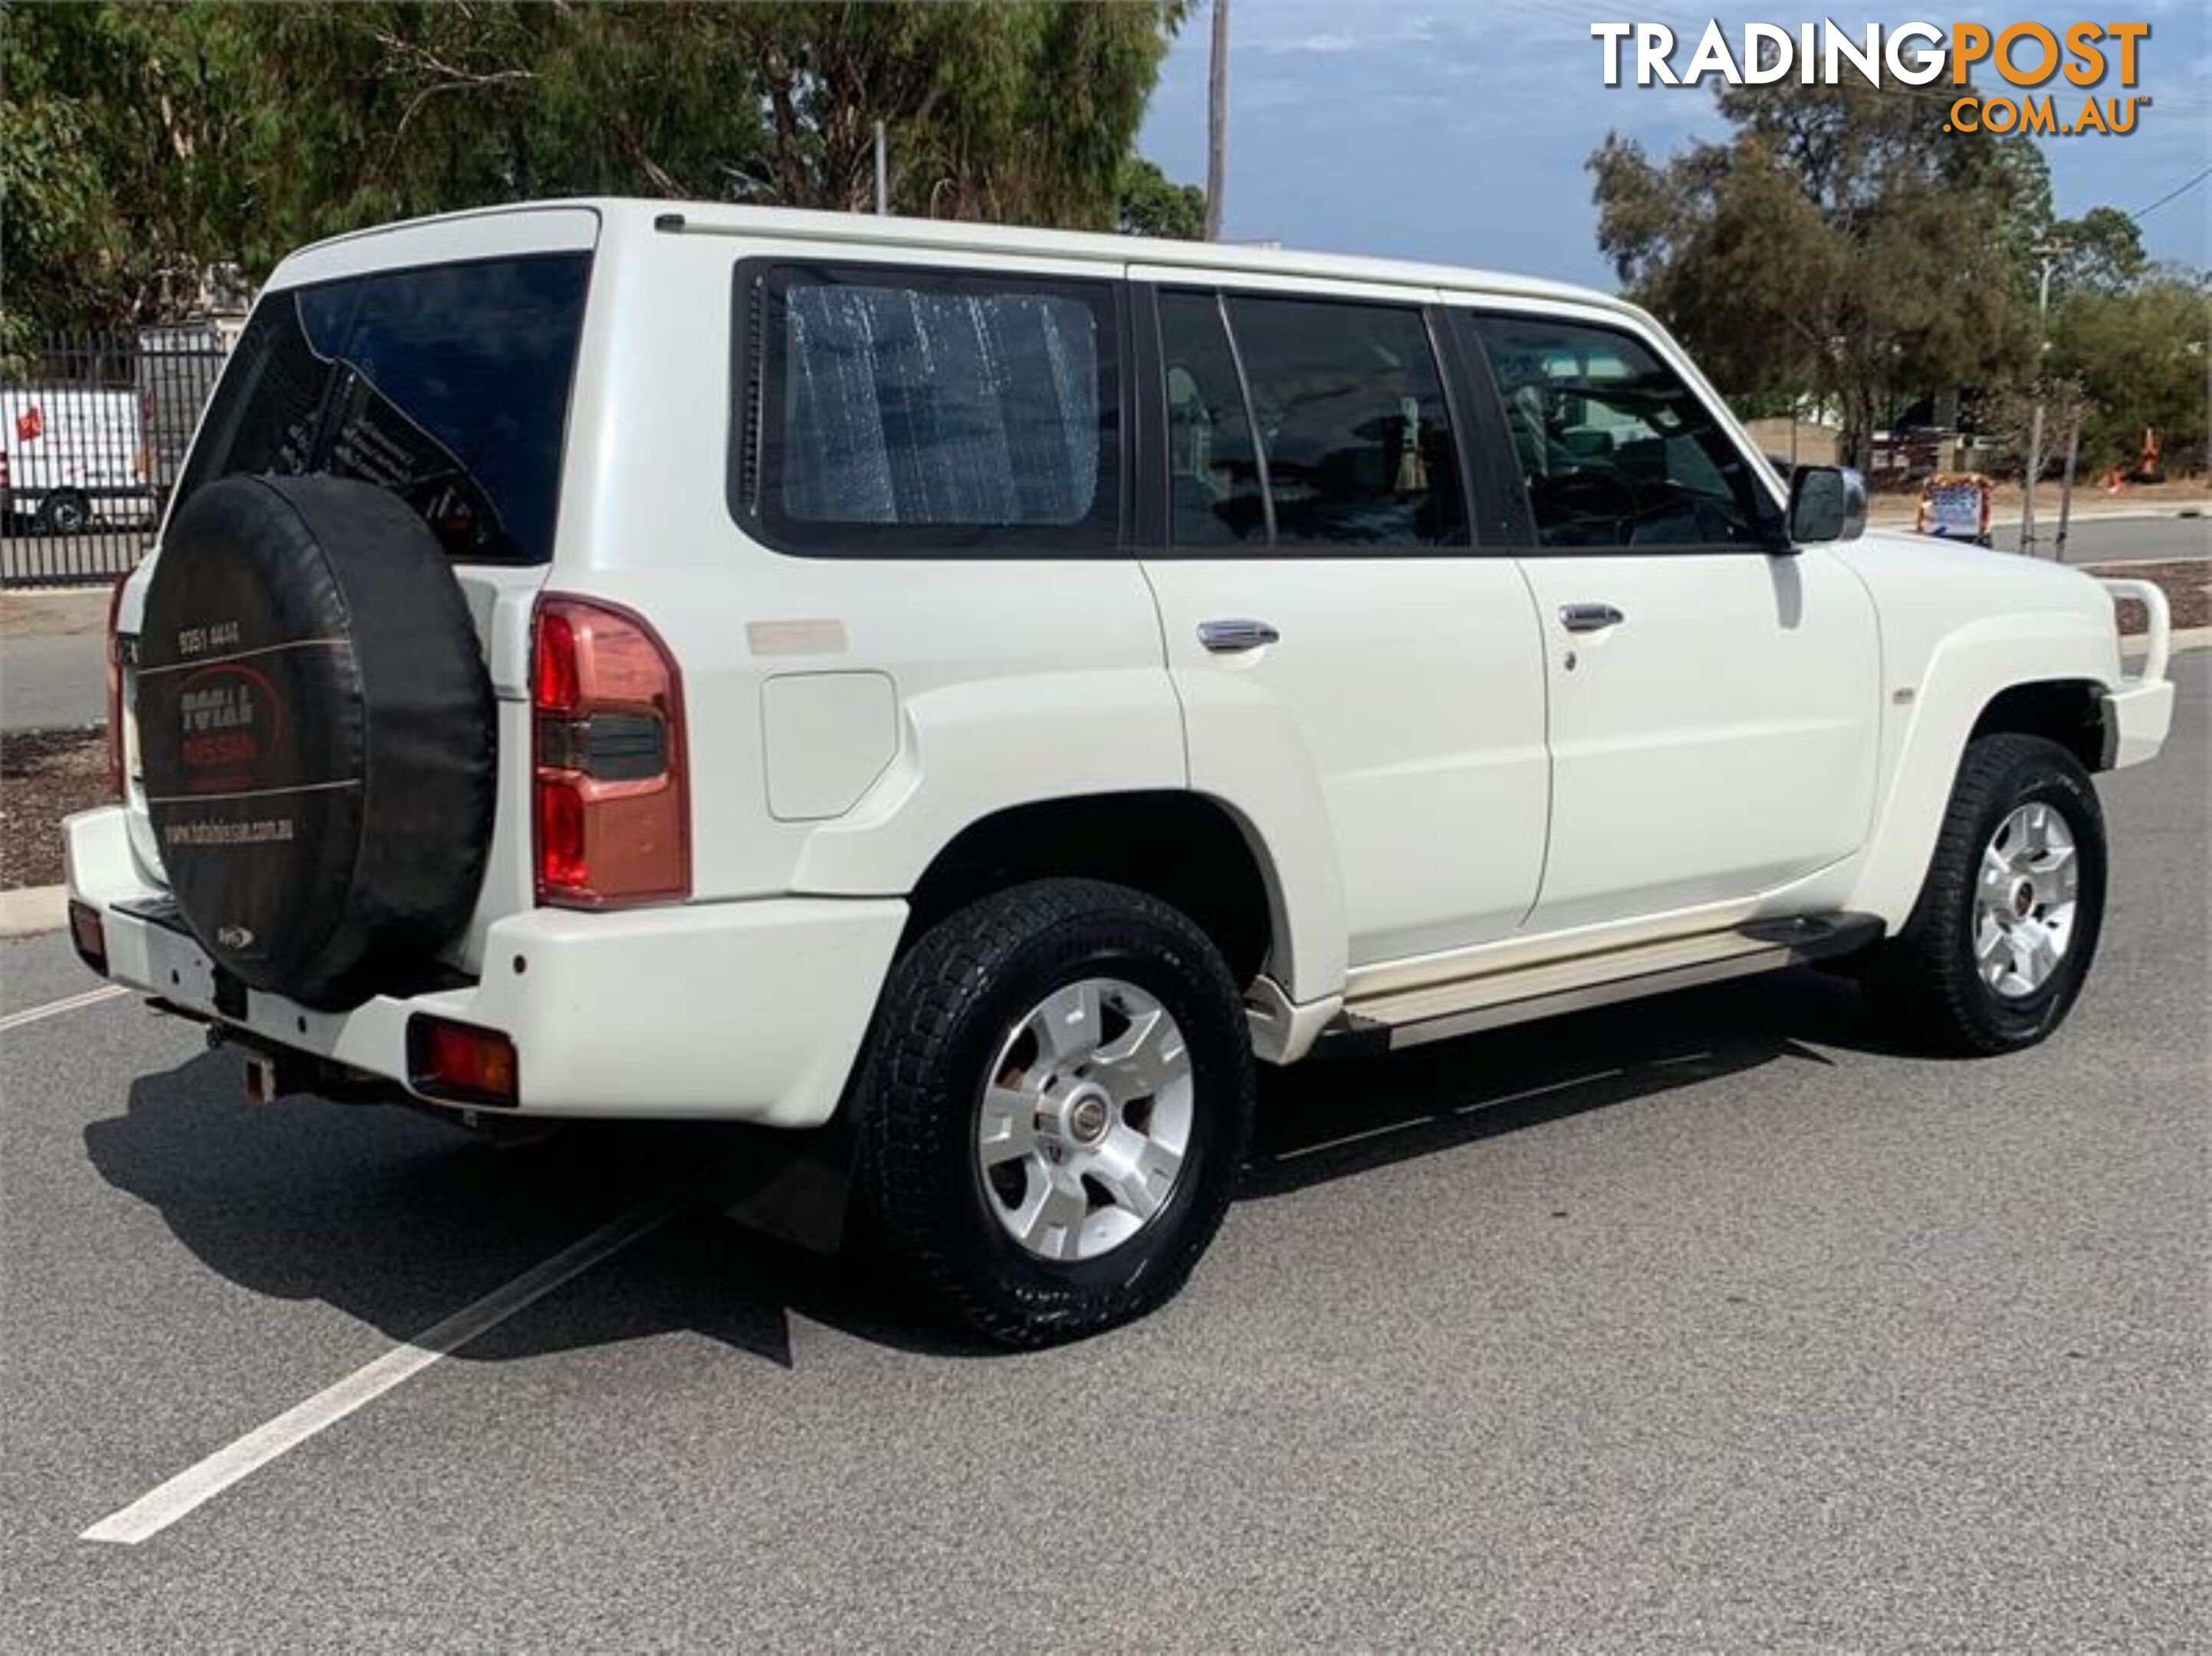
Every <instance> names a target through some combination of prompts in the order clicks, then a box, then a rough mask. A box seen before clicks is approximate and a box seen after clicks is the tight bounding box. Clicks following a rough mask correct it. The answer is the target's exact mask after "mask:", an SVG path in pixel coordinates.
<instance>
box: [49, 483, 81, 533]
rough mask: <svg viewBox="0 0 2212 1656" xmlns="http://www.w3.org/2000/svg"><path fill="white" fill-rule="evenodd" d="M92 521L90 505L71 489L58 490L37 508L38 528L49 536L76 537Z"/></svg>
mask: <svg viewBox="0 0 2212 1656" xmlns="http://www.w3.org/2000/svg"><path fill="white" fill-rule="evenodd" d="M91 521H92V503H91V502H90V501H88V500H86V499H85V497H84V496H83V495H82V494H78V493H77V492H76V490H75V489H73V488H58V489H56V490H55V491H54V492H53V493H52V494H49V495H47V496H46V500H44V501H43V502H41V503H40V507H39V527H40V529H43V530H44V531H46V533H47V534H49V535H78V534H82V533H83V532H84V529H85V525H88V524H89V523H90V522H91Z"/></svg>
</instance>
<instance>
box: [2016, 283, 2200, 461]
mask: <svg viewBox="0 0 2212 1656" xmlns="http://www.w3.org/2000/svg"><path fill="white" fill-rule="evenodd" d="M2050 361H2051V372H2052V373H2056V374H2059V375H2065V376H2070V377H2072V378H2074V379H2078V380H2079V381H2080V382H2081V387H2082V390H2083V391H2085V392H2086V393H2087V396H2088V397H2089V398H2090V400H2091V403H2092V405H2093V406H2092V409H2091V412H2090V414H2089V416H2088V417H2087V419H2086V420H2085V421H2084V422H2083V423H2082V428H2081V466H2082V470H2084V471H2085V472H2087V473H2089V474H2090V475H2092V476H2093V475H2095V474H2096V473H2097V472H2100V471H2101V470H2105V469H2106V468H2107V467H2109V466H2114V465H2119V466H2126V467H2132V466H2133V465H2134V464H2135V461H2136V456H2137V455H2138V454H2139V453H2140V452H2141V451H2142V435H2143V431H2144V429H2145V428H2147V427H2148V428H2154V429H2155V430H2156V431H2157V432H2158V434H2159V440H2160V444H2161V446H2162V447H2163V448H2164V450H2165V452H2166V458H2167V464H2169V466H2178V464H2179V463H2180V462H2181V461H2183V460H2185V459H2191V460H2193V462H2194V464H2197V465H2198V466H2202V465H2203V464H2204V453H2205V447H2206V440H2207V435H2208V434H2207V431H2206V397H2207V391H2206V376H2207V373H2209V372H2212V292H2207V290H2206V288H2205V286H2204V283H2203V281H2202V280H2201V279H2192V278H2191V277H2190V276H2186V275H2183V274H2180V273H2178V272H2174V271H2156V272H2153V273H2151V274H2150V275H2149V276H2148V277H2147V278H2146V279H2144V280H2142V281H2141V282H2137V283H2136V284H2135V285H2133V286H2131V287H2125V288H2100V287H2097V286H2095V285H2093V284H2087V283H2085V284H2083V285H2082V286H2081V288H2077V289H2076V291H2075V292H2074V293H2073V294H2069V296H2067V297H2066V299H2065V300H2063V302H2061V303H2058V304H2057V305H2055V306H2054V307H2053V310H2052V312H2051V354H2050Z"/></svg>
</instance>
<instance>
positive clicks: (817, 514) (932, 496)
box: [735, 265, 1121, 556]
mask: <svg viewBox="0 0 2212 1656" xmlns="http://www.w3.org/2000/svg"><path fill="white" fill-rule="evenodd" d="M738 286H739V294H738V300H739V306H740V312H741V319H744V320H749V322H750V325H749V326H747V327H744V329H742V330H741V337H749V340H750V346H751V349H750V354H749V356H750V360H749V361H747V362H746V363H745V364H744V372H743V373H742V374H741V375H740V379H739V385H740V387H741V390H740V395H741V397H743V398H744V410H743V417H741V418H740V419H739V421H738V422H737V424H738V429H739V431H740V432H741V433H744V434H746V437H747V441H746V442H745V444H744V449H745V452H744V453H742V454H741V455H740V457H739V461H738V488H737V490H736V495H737V499H736V501H735V504H736V506H737V508H738V513H739V515H740V516H741V518H743V519H745V520H746V521H747V523H748V525H749V526H750V527H752V528H753V529H754V530H755V531H756V532H757V533H759V534H760V535H761V536H762V537H763V538H764V539H766V540H767V541H768V542H769V543H770V544H772V545H775V546H779V547H781V548H784V549H787V550H792V551H798V552H808V553H841V552H842V553H848V554H852V555H902V554H903V555H912V556H930V555H960V554H963V553H967V554H974V553H987V554H989V553H996V554H1004V555H1050V554H1054V553H1081V552H1089V551H1105V550H1110V549H1112V548H1113V547H1114V546H1115V544H1116V543H1117V542H1118V540H1119V538H1120V530H1121V391H1120V386H1119V385H1118V383H1117V380H1118V376H1117V362H1118V353H1119V349H1120V348H1119V343H1118V338H1117V329H1116V313H1115V302H1114V300H1115V294H1114V291H1113V288H1111V287H1110V286H1109V284H1106V283H1103V282H1060V281H1055V280H1051V279H1047V278H1036V277H1029V276H1011V275H990V274H976V275H968V274H951V273H945V272H939V271H915V270H897V269H887V268H884V267H880V266H876V267H871V266H866V265H854V266H842V267H835V268H829V267H822V266H804V267H800V266H775V267H771V268H769V269H767V270H762V269H761V268H760V267H757V266H754V267H750V268H747V267H740V270H739V273H738Z"/></svg>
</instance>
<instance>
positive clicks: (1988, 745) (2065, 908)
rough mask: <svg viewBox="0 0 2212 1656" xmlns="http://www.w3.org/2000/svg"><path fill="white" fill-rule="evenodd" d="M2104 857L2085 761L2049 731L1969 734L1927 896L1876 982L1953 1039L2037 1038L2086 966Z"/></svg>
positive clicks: (1971, 1047)
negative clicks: (2040, 734) (2042, 733)
mask: <svg viewBox="0 0 2212 1656" xmlns="http://www.w3.org/2000/svg"><path fill="white" fill-rule="evenodd" d="M2105 866H2106V864H2105V818H2104V813H2103V811H2102V810H2100V808H2099V806H2098V804H2097V791H2096V788H2095V786H2094V785H2093V783H2092V782H2091V781H2090V779H2089V775H2088V773H2087V771H2085V770H2083V769H2082V767H2081V761H2078V760H2077V759H2075V757H2074V755H2072V754H2070V753H2069V752H2068V751H2067V750H2066V749H2063V748H2062V747H2060V746H2059V745H2058V744H2057V743H2055V742H2048V741H2045V740H2044V739H2042V738H2041V737H2033V736H2019V735H2000V736H1989V737H1982V738H1981V739H1979V740H1978V741H1976V742H1973V743H1970V744H1969V745H1968V746H1967V749H1966V756H1965V758H1964V759H1962V760H1961V761H1960V766H1959V777H1958V780H1957V782H1956V784H1955V785H1954V787H1953V789H1952V792H1951V803H1950V806H1949V809H1948V811H1947V812H1946V813H1945V816H1944V819H1943V826H1942V831H1941V833H1940V834H1939V835H1938V837H1937V840H1936V853H1935V856H1934V857H1933V858H1932V859H1931V860H1930V862H1929V870H1928V877H1927V880H1926V883H1924V884H1923V887H1922V888H1921V893H1920V899H1919V901H1918V903H1917V905H1916V906H1915V907H1914V908H1913V911H1912V915H1911V919H1909V920H1908V921H1907V923H1906V925H1905V929H1904V930H1903V931H1901V932H1899V935H1898V936H1897V937H1896V938H1894V939H1893V941H1892V942H1890V943H1887V944H1885V945H1883V946H1882V948H1881V949H1880V951H1878V954H1877V955H1876V957H1875V959H1874V960H1873V961H1870V962H1869V969H1868V972H1867V974H1866V986H1867V990H1868V992H1869V995H1870V996H1872V997H1873V998H1874V1000H1875V1004H1876V1006H1877V1007H1878V1008H1880V1009H1881V1010H1882V1011H1883V1012H1884V1013H1885V1014H1886V1015H1887V1016H1888V1017H1889V1018H1890V1020H1891V1021H1892V1022H1894V1023H1896V1024H1898V1025H1899V1026H1900V1027H1901V1028H1903V1029H1904V1030H1905V1032H1906V1033H1907V1034H1911V1035H1912V1036H1914V1037H1917V1039H1919V1040H1922V1041H1923V1042H1925V1043H1927V1044H1929V1045H1932V1046H1937V1047H1940V1048H1942V1049H1944V1050H1947V1051H1951V1052H1974V1053H1994V1052H2012V1051H2015V1050H2016V1049H2018V1048H2020V1047H2022V1046H2033V1045H2034V1044H2035V1043H2036V1042H2037V1041H2039V1040H2042V1039H2043V1038H2044V1037H2045V1036H2046V1035H2048V1034H2051V1031H2052V1030H2054V1029H2056V1028H2057V1027H2058V1026H2059V1025H2060V1024H2061V1023H2062V1022H2064V1021H2065V1018H2066V1014H2067V1013H2068V1012H2069V1010H2072V1008H2073V1004H2074V1001H2075V998H2076V997H2077V996H2078V995H2079V994H2080V993H2081V984H2082V980H2084V979H2085V978H2086V977H2087V975H2088V971H2089V962H2090V960H2091V958H2092V957H2093V955H2095V953H2096V949H2097V937H2098V932H2099V930H2100V926H2101V925H2102V922H2103V919H2104V909H2105Z"/></svg>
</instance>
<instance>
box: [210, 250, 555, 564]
mask: <svg viewBox="0 0 2212 1656" xmlns="http://www.w3.org/2000/svg"><path fill="white" fill-rule="evenodd" d="M590 276H591V256H590V255H589V254H587V253H556V254H542V255H532V256H531V257H528V258H511V259H492V260H486V261H483V262H481V263H477V264H441V265H434V266H430V267H428V268H425V269H422V270H393V271H382V272H379V273H377V274H375V275H373V276H357V277H353V278H349V279H348V280H346V281H343V282H323V283H319V284H318V285H316V286H314V287H311V288H291V289H288V290H286V291H284V292H282V293H276V294H270V295H269V296H268V297H267V298H266V299H264V300H263V301H262V302H261V304H260V305H259V306H257V307H256V308H255V310H254V312H253V317H252V320H251V321H250V322H248V323H247V324H246V331H245V333H244V334H243V336H241V337H240V340H239V343H238V348H237V350H236V352H235V353H234V357H233V360H232V361H231V364H230V367H229V368H228V371H227V372H226V373H224V375H223V378H222V385H221V386H220V387H219V388H218V389H217V390H216V395H215V400H214V402H213V403H212V404H211V405H210V409H209V410H208V416H207V422H206V425H205V427H204V430H203V431H202V434H201V436H200V440H199V442H198V444H197V446H196V447H195V448H194V450H193V452H192V458H191V466H190V468H189V470H187V471H186V473H185V480H184V482H183V484H182V485H181V487H180V488H179V499H180V500H181V499H183V498H185V497H186V496H189V495H190V494H191V492H192V491H193V490H194V489H196V488H198V487H199V486H200V485H201V484H202V483H204V482H209V481H210V480H211V479H214V478H216V477H225V476H233V475H234V474H237V473H241V472H243V473H246V474H250V475H259V476H269V475H275V476H298V475H300V474H301V473H307V472H315V473H325V474H327V475H329V476H337V477H357V478H361V479H362V480H363V481H365V482H372V483H374V484H376V485H378V486H379V487H380V488H386V489H389V490H391V491H392V493H393V494H397V495H398V496H399V497H400V498H401V499H402V500H405V501H407V503H408V504H409V505H410V506H411V507H414V509H415V510H416V511H417V512H418V513H421V514H422V518H423V520H424V521H425V522H426V523H428V525H430V527H431V529H432V530H433V531H435V533H436V535H437V536H438V538H439V540H440V542H441V543H442V544H443V545H444V546H445V549H446V552H447V556H449V557H452V558H455V559H458V560H466V561H471V562H478V561H490V562H505V563H543V562H544V561H546V560H548V559H549V558H550V557H551V556H552V553H553V521H554V513H555V511H556V507H557V506H558V504H559V499H560V488H561V449H562V438H563V434H564V433H565V431H566V428H567V425H568V387H569V382H570V380H571V379H572V378H573V376H574V371H575V366H576V338H577V334H578V331H579V330H580V326H581V324H582V320H583V313H584V294H585V288H586V283H587V282H588V281H589V279H590Z"/></svg>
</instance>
